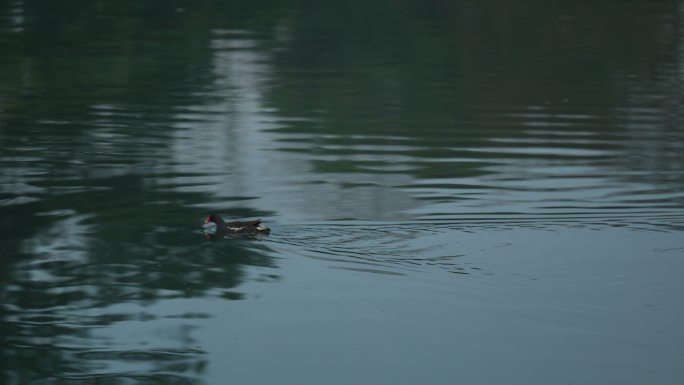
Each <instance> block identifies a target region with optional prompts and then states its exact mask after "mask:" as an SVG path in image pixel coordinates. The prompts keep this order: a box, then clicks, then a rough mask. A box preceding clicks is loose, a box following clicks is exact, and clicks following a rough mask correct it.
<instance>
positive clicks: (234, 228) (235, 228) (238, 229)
mask: <svg viewBox="0 0 684 385" xmlns="http://www.w3.org/2000/svg"><path fill="white" fill-rule="evenodd" d="M242 229H243V228H242V227H229V228H228V230H230V231H240V230H242Z"/></svg>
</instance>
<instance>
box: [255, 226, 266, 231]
mask: <svg viewBox="0 0 684 385" xmlns="http://www.w3.org/2000/svg"><path fill="white" fill-rule="evenodd" d="M257 230H259V231H264V230H266V228H265V227H264V226H257Z"/></svg>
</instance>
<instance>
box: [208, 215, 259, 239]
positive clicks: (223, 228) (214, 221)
mask: <svg viewBox="0 0 684 385" xmlns="http://www.w3.org/2000/svg"><path fill="white" fill-rule="evenodd" d="M203 228H204V233H205V234H207V235H214V236H215V235H222V234H257V233H260V234H268V233H269V232H270V231H271V229H269V228H268V227H266V226H264V225H262V224H261V219H255V220H252V221H235V222H226V221H224V220H223V218H221V216H220V215H218V214H210V215H207V217H206V218H205V219H204V226H203Z"/></svg>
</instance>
